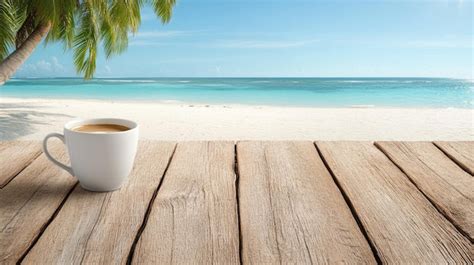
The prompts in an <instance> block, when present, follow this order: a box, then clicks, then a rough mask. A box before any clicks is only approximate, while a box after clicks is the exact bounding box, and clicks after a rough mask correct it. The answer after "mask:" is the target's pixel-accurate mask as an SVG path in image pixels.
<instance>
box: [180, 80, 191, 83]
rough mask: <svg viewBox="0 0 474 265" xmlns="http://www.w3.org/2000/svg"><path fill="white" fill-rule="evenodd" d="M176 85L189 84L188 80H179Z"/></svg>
mask: <svg viewBox="0 0 474 265" xmlns="http://www.w3.org/2000/svg"><path fill="white" fill-rule="evenodd" d="M178 83H191V81H189V80H179V81H178Z"/></svg>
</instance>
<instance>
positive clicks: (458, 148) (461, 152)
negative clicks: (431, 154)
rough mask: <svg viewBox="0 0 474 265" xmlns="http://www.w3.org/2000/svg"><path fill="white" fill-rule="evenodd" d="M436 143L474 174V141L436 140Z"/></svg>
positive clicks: (462, 166) (463, 167)
mask: <svg viewBox="0 0 474 265" xmlns="http://www.w3.org/2000/svg"><path fill="white" fill-rule="evenodd" d="M434 144H435V145H436V146H438V147H439V149H441V150H443V152H444V153H445V154H446V155H447V156H449V158H451V159H452V160H453V161H454V162H456V164H458V165H459V166H460V167H461V168H462V169H464V170H466V171H467V172H468V173H469V174H471V176H472V175H474V141H470V142H468V141H464V142H434Z"/></svg>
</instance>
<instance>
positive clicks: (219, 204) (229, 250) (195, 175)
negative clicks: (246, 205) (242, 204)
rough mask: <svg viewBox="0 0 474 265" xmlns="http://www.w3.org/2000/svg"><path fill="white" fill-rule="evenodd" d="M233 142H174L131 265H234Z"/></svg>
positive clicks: (236, 248) (236, 247)
mask: <svg viewBox="0 0 474 265" xmlns="http://www.w3.org/2000/svg"><path fill="white" fill-rule="evenodd" d="M233 167H234V144H233V143H231V142H183V143H179V144H178V145H177V148H176V151H175V154H174V156H173V159H172V161H171V164H170V167H169V169H168V171H167V173H166V175H165V178H164V180H163V183H162V185H161V187H160V189H159V191H158V194H157V197H156V199H155V201H154V204H153V207H152V210H151V212H150V215H149V218H148V222H147V223H146V226H145V229H144V231H143V233H142V235H141V237H140V239H139V240H138V243H137V245H136V249H135V252H134V256H133V259H132V263H135V264H212V263H213V264H238V263H239V230H238V218H237V203H236V191H235V189H236V187H235V181H236V176H235V172H234V169H233Z"/></svg>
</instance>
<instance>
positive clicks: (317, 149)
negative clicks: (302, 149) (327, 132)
mask: <svg viewBox="0 0 474 265" xmlns="http://www.w3.org/2000/svg"><path fill="white" fill-rule="evenodd" d="M313 145H314V147H315V148H316V151H317V152H318V155H319V157H320V158H321V160H322V161H323V164H324V166H325V167H326V169H327V170H328V172H329V174H330V175H331V178H332V180H333V181H334V183H336V186H337V188H338V189H339V192H340V193H341V194H342V197H343V198H344V201H345V202H346V204H347V206H348V207H349V209H350V210H351V213H352V216H353V217H354V219H355V220H356V223H357V226H358V227H359V229H360V231H361V232H362V234H363V235H364V238H365V240H366V241H367V242H368V243H369V246H370V250H372V253H373V254H374V257H375V260H376V261H377V264H382V260H381V259H380V254H379V253H378V251H377V248H375V246H374V243H373V242H372V241H371V240H370V238H369V235H368V234H367V230H366V228H365V227H364V225H363V224H362V222H361V220H360V217H359V215H358V214H357V211H356V209H355V208H354V205H353V204H352V202H351V200H350V199H349V196H347V194H346V192H344V190H343V189H342V187H341V183H339V181H338V180H337V178H336V176H335V175H334V172H333V171H332V169H331V167H330V166H329V164H328V162H327V161H326V158H325V157H324V156H323V154H322V153H321V150H319V147H318V145H317V144H316V142H313Z"/></svg>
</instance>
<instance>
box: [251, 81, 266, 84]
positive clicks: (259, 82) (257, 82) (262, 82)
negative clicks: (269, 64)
mask: <svg viewBox="0 0 474 265" xmlns="http://www.w3.org/2000/svg"><path fill="white" fill-rule="evenodd" d="M251 83H255V84H264V83H270V81H268V80H259V81H252V82H251Z"/></svg>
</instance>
